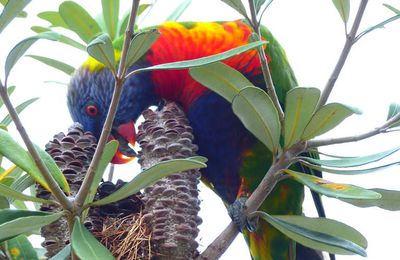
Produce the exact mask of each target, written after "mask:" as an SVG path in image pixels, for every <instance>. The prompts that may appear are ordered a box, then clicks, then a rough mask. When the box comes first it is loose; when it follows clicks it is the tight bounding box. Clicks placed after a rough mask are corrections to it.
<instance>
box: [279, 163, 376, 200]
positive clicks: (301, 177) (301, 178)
mask: <svg viewBox="0 0 400 260" xmlns="http://www.w3.org/2000/svg"><path fill="white" fill-rule="evenodd" d="M285 173H286V174H288V175H290V176H291V177H292V178H293V179H295V180H296V181H298V182H300V183H302V184H304V185H305V186H307V187H308V188H310V189H311V190H313V191H315V192H318V193H319V194H322V195H325V196H328V197H332V198H338V199H339V198H342V199H379V198H381V195H380V194H379V193H377V192H374V191H371V190H367V189H364V188H361V187H357V186H354V185H349V184H342V183H333V182H330V181H327V180H324V179H322V178H319V177H316V176H312V175H309V174H305V173H300V172H295V171H292V170H285Z"/></svg>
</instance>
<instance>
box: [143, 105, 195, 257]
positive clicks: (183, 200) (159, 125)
mask: <svg viewBox="0 0 400 260" xmlns="http://www.w3.org/2000/svg"><path fill="white" fill-rule="evenodd" d="M143 116H144V119H145V121H144V123H143V124H142V125H140V126H139V132H138V135H137V138H138V142H139V144H140V146H141V148H142V151H141V152H139V163H140V164H141V166H142V168H144V169H146V168H149V167H151V166H153V165H155V164H156V163H158V162H161V161H165V160H170V159H178V158H185V157H189V156H194V155H195V153H196V151H197V146H196V145H194V144H192V140H193V134H192V133H191V132H192V128H191V127H190V126H189V125H188V120H187V119H186V117H185V115H184V113H183V112H182V110H181V109H180V108H179V107H178V106H177V105H176V104H175V103H167V104H166V105H165V106H164V108H163V109H162V110H161V111H156V112H154V111H152V110H146V111H145V112H144V113H143ZM199 180H200V171H199V170H192V171H188V172H182V173H176V174H173V175H170V176H169V177H166V178H164V179H162V180H160V181H158V182H156V183H155V184H154V185H153V186H151V187H148V188H147V189H145V194H144V201H145V210H144V213H145V215H144V221H145V222H146V223H147V224H148V225H149V227H150V229H151V231H152V241H151V242H152V247H153V251H154V252H153V253H154V254H155V255H156V258H157V259H193V258H194V257H195V256H196V254H197V247H198V244H197V242H196V240H195V239H196V237H197V235H198V232H199V230H198V228H197V226H198V225H199V224H200V223H201V218H200V217H199V216H198V212H199V210H200V206H199V205H200V200H199V199H198V197H197V196H198V191H197V184H198V183H199Z"/></svg>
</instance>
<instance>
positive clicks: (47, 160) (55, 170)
mask: <svg viewBox="0 0 400 260" xmlns="http://www.w3.org/2000/svg"><path fill="white" fill-rule="evenodd" d="M35 148H36V151H37V152H38V154H39V156H40V158H41V159H42V160H43V162H44V164H45V166H46V167H47V169H48V170H49V172H50V174H51V175H52V176H53V178H54V179H55V180H56V182H57V183H58V184H59V185H60V187H61V189H62V190H63V191H64V192H66V193H68V194H69V193H70V192H71V189H70V188H69V185H68V182H67V179H66V178H65V176H64V174H63V173H62V171H61V170H60V168H59V167H58V166H57V163H56V162H55V161H54V159H53V157H51V156H50V155H49V154H48V153H47V152H46V151H45V150H43V149H42V148H40V147H39V146H37V145H35Z"/></svg>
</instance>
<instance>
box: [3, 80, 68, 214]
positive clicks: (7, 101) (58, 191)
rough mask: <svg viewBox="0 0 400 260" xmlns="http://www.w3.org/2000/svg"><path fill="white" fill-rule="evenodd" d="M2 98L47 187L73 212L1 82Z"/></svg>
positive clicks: (65, 207) (64, 206)
mask: <svg viewBox="0 0 400 260" xmlns="http://www.w3.org/2000/svg"><path fill="white" fill-rule="evenodd" d="M0 96H1V98H2V99H3V103H4V105H5V106H6V108H7V110H8V113H9V114H10V116H11V118H12V120H13V121H14V124H15V126H16V128H17V130H18V132H19V134H20V136H21V138H22V140H23V141H24V143H25V146H26V148H27V149H28V151H29V153H30V154H31V156H32V158H33V160H34V161H35V164H36V166H37V167H38V169H39V170H40V172H41V174H42V175H43V178H44V179H45V180H46V183H47V185H49V188H50V190H51V193H52V194H53V195H54V197H55V198H56V200H57V201H58V202H59V203H60V204H61V205H62V207H63V208H64V209H66V210H71V209H72V208H73V206H72V203H71V201H69V200H68V198H67V196H66V195H65V194H64V192H63V191H62V190H61V188H60V186H58V184H57V182H56V181H55V180H54V178H53V176H52V175H51V173H50V172H49V170H48V169H47V167H46V165H45V164H44V162H43V160H42V159H41V158H40V156H39V154H38V152H37V151H36V149H35V147H34V145H33V143H32V141H31V139H30V138H29V136H28V133H27V132H26V130H25V128H24V126H23V124H22V122H21V120H20V118H19V116H18V113H17V111H16V110H15V108H14V106H13V105H12V103H11V100H10V98H9V96H8V94H7V86H6V85H3V83H2V82H1V81H0Z"/></svg>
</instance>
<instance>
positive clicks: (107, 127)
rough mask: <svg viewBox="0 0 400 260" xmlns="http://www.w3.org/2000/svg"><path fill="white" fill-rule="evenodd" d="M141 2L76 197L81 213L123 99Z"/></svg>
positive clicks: (135, 6) (133, 11)
mask: <svg viewBox="0 0 400 260" xmlns="http://www.w3.org/2000/svg"><path fill="white" fill-rule="evenodd" d="M139 2H140V0H133V3H132V9H131V14H130V18H129V24H128V27H127V29H126V31H125V39H124V44H123V47H122V52H121V59H120V63H119V67H118V73H117V78H116V79H115V87H114V93H113V96H112V99H111V104H110V108H109V110H108V114H107V117H106V120H105V123H104V126H103V131H102V132H101V135H100V139H99V142H98V144H97V149H96V152H95V153H94V155H93V159H92V162H91V163H90V166H89V168H88V171H87V174H86V176H85V179H84V180H83V183H82V186H81V188H80V189H79V191H78V194H77V195H76V199H75V203H74V206H75V209H76V210H77V211H80V210H81V209H82V206H83V203H84V202H85V199H86V197H87V195H88V193H89V190H90V186H91V184H92V182H93V178H94V175H95V172H96V170H97V167H98V165H99V162H100V159H101V156H102V154H103V150H104V147H105V145H106V143H107V140H108V137H109V136H110V133H111V129H112V124H113V121H114V117H115V114H116V113H117V109H118V103H119V100H120V97H121V93H122V89H123V83H124V80H125V75H124V74H125V73H126V68H125V63H126V58H127V52H128V47H129V44H130V42H131V39H132V35H133V32H134V24H135V20H136V14H137V10H138V7H139Z"/></svg>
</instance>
